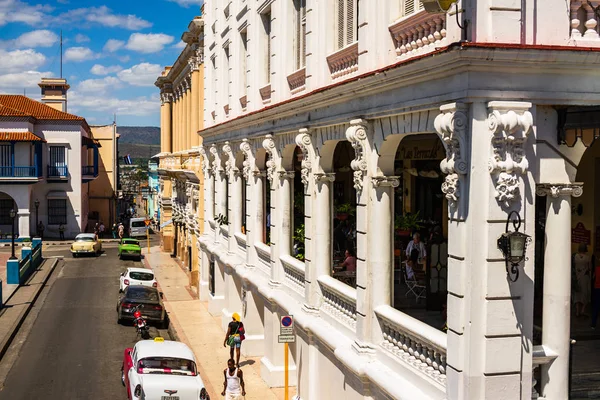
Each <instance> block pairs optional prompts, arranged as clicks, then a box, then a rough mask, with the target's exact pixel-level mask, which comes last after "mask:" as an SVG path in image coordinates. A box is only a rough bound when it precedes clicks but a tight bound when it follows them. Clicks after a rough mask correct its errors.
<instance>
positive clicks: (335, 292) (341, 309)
mask: <svg viewBox="0 0 600 400" xmlns="http://www.w3.org/2000/svg"><path fill="white" fill-rule="evenodd" d="M318 281H319V285H320V286H321V292H322V293H323V306H322V307H321V310H322V311H324V312H325V313H326V314H328V315H330V316H331V317H333V318H334V319H335V320H337V321H338V322H340V323H342V324H343V325H345V326H348V327H349V328H350V329H351V330H352V331H355V330H356V289H354V288H352V287H350V286H348V285H346V284H344V283H341V282H340V281H338V280H337V279H334V278H332V277H331V276H326V275H324V276H320V277H319V278H318Z"/></svg>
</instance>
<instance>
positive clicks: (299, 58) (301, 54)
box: [294, 0, 306, 70]
mask: <svg viewBox="0 0 600 400" xmlns="http://www.w3.org/2000/svg"><path fill="white" fill-rule="evenodd" d="M294 11H295V21H294V25H295V26H294V28H295V38H294V47H295V53H294V54H295V67H296V69H297V70H298V69H300V68H303V67H304V66H305V65H306V0H294Z"/></svg>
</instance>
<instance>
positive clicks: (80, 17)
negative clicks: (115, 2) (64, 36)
mask: <svg viewBox="0 0 600 400" xmlns="http://www.w3.org/2000/svg"><path fill="white" fill-rule="evenodd" d="M55 19H56V21H60V22H62V23H81V21H86V22H89V23H91V24H98V25H101V26H107V27H110V28H117V27H118V28H123V29H128V30H132V31H137V30H139V29H143V28H149V27H151V26H152V23H150V22H148V21H146V20H144V19H142V18H140V17H138V16H135V15H133V14H129V15H123V14H114V13H113V11H112V10H111V9H110V8H108V7H106V6H100V7H87V8H77V9H74V10H69V11H67V12H66V13H63V14H60V15H59V16H57V17H56V18H55Z"/></svg>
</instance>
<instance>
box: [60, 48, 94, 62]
mask: <svg viewBox="0 0 600 400" xmlns="http://www.w3.org/2000/svg"><path fill="white" fill-rule="evenodd" d="M64 58H65V61H73V62H81V61H86V60H91V59H94V58H96V55H95V54H94V52H93V51H92V50H90V49H88V48H87V47H69V48H68V49H67V50H66V51H65V56H64Z"/></svg>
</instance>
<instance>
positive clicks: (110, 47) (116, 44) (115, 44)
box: [102, 39, 125, 53]
mask: <svg viewBox="0 0 600 400" xmlns="http://www.w3.org/2000/svg"><path fill="white" fill-rule="evenodd" d="M123 46H125V42H124V41H122V40H117V39H108V40H107V41H106V44H104V47H103V48H102V50H104V51H108V52H110V53H114V52H115V51H117V50H119V49H120V48H122V47H123Z"/></svg>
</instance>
